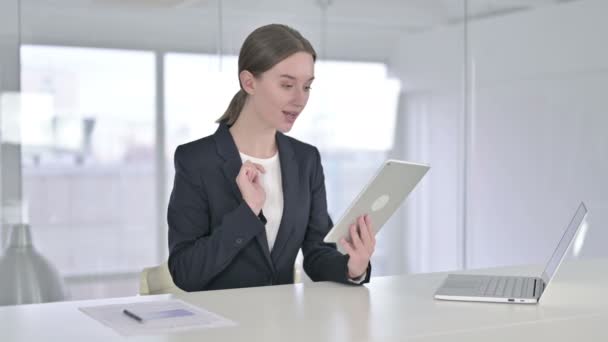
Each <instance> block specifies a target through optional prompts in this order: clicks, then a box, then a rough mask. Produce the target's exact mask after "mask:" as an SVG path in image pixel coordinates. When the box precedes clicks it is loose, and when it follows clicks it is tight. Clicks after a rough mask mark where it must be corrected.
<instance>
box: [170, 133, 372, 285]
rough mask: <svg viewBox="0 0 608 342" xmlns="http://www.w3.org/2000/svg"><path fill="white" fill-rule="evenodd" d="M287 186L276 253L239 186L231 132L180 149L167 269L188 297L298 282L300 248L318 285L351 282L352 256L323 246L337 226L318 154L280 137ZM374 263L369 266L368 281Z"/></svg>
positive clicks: (278, 134)
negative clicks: (296, 266) (196, 293)
mask: <svg viewBox="0 0 608 342" xmlns="http://www.w3.org/2000/svg"><path fill="white" fill-rule="evenodd" d="M276 141H277V145H278V149H279V159H280V163H281V174H282V182H283V200H284V208H283V217H282V219H281V224H280V227H279V231H278V235H277V238H276V241H275V244H274V247H273V249H272V253H270V252H269V249H268V241H267V238H266V230H265V227H264V224H265V218H264V217H263V215H260V216H259V217H258V216H256V215H255V214H254V213H253V211H252V210H251V209H250V208H249V206H248V205H247V204H246V203H245V201H244V200H243V198H242V196H241V193H240V191H239V189H238V186H237V184H236V176H237V174H238V173H239V170H240V168H241V165H242V163H241V158H240V155H239V152H238V149H237V147H236V145H235V143H234V140H233V138H232V135H231V134H230V131H229V130H228V126H226V125H225V124H220V125H219V127H218V129H217V131H216V132H215V134H213V135H211V136H208V137H205V138H202V139H199V140H196V141H193V142H190V143H187V144H184V145H181V146H179V147H178V148H177V150H176V151H175V181H174V185H173V191H172V192H171V197H170V200H169V209H168V215H167V216H168V223H169V271H170V273H171V276H172V277H173V281H174V282H175V284H176V285H177V286H178V287H180V288H181V289H183V290H186V291H200V290H213V289H229V288H240V287H251V286H264V285H273V284H290V283H293V267H294V263H295V259H296V255H297V254H298V250H299V249H300V248H302V251H303V254H304V270H305V271H306V273H307V274H308V276H309V277H310V278H311V279H312V280H314V281H323V280H331V281H336V282H341V283H347V284H348V283H350V282H349V281H348V268H347V262H348V255H342V254H341V253H340V252H338V251H337V250H336V247H335V245H334V244H326V243H323V241H322V240H323V238H324V237H325V235H326V234H327V232H328V231H329V229H330V228H331V227H332V225H333V224H332V222H331V219H330V217H329V215H328V213H327V199H326V195H325V184H324V183H325V181H324V175H323V168H322V166H321V157H320V155H319V151H318V150H317V149H316V148H315V147H313V146H311V145H308V144H305V143H302V142H300V141H298V140H296V139H293V138H291V137H288V136H286V135H284V134H281V133H277V135H276ZM370 274H371V265H370V266H368V270H367V276H366V279H365V280H364V283H365V282H368V281H369V277H370Z"/></svg>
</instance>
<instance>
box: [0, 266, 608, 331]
mask: <svg viewBox="0 0 608 342" xmlns="http://www.w3.org/2000/svg"><path fill="white" fill-rule="evenodd" d="M513 270H514V268H510V269H494V270H484V271H483V272H478V273H494V274H507V273H512V272H513ZM516 270H518V271H519V272H517V274H522V275H534V274H538V273H540V269H538V268H534V267H527V268H516ZM444 277H445V274H439V273H436V274H421V275H405V276H395V277H380V278H373V279H372V281H371V283H370V284H367V285H366V286H364V287H355V286H344V285H340V284H334V283H316V284H307V285H303V284H297V285H285V286H273V287H263V288H250V289H240V290H225V291H210V292H199V293H188V294H183V295H178V296H174V297H175V298H180V299H182V300H184V301H186V302H189V303H192V304H194V305H199V306H201V307H204V308H206V309H207V310H210V311H212V312H215V313H218V314H220V315H222V316H224V317H226V318H229V319H231V320H233V321H236V322H237V323H238V324H239V325H238V326H237V327H232V328H217V329H209V330H199V331H195V332H189V333H181V334H172V335H164V336H149V337H131V338H128V339H129V340H132V341H140V340H141V341H197V342H201V341H264V342H271V341H282V342H283V341H307V342H311V341H315V342H316V341H404V340H415V341H482V340H483V341H515V340H520V339H521V340H529V341H549V340H550V341H552V342H554V341H569V342H571V341H607V340H608V296H606V295H601V294H600V293H602V291H606V289H608V260H587V261H579V262H577V263H576V264H574V263H572V264H566V265H564V266H562V269H561V270H560V273H559V274H558V277H557V278H556V279H555V282H554V283H552V285H551V287H549V289H548V290H547V291H546V293H545V294H544V296H543V299H542V300H541V303H540V304H539V305H522V304H486V303H464V302H444V301H436V300H434V299H433V298H432V295H433V293H434V291H435V289H436V288H437V287H438V286H439V284H440V283H441V281H442V280H443V279H444ZM171 297H172V296H170V295H161V296H145V297H139V296H136V297H126V298H116V299H107V300H92V301H75V302H61V303H50V304H41V305H24V306H13V307H0V341H2V342H9V341H62V342H65V341H78V342H81V341H87V342H88V341H122V340H126V339H127V338H125V337H122V336H120V335H118V334H117V333H115V332H114V331H113V330H111V329H109V328H106V327H105V326H103V325H101V324H100V323H98V322H97V321H94V320H93V319H91V318H89V317H88V316H86V315H84V314H83V313H81V312H80V311H79V310H78V307H81V306H91V305H105V304H115V303H128V302H133V301H148V300H159V299H163V298H171Z"/></svg>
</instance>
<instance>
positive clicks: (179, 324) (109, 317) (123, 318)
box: [79, 299, 236, 336]
mask: <svg viewBox="0 0 608 342" xmlns="http://www.w3.org/2000/svg"><path fill="white" fill-rule="evenodd" d="M79 309H80V310H81V311H82V312H84V313H85V314H87V315H89V316H90V317H91V318H93V319H95V320H97V321H98V322H100V323H102V324H104V325H106V326H108V327H110V328H112V329H114V330H116V331H117V332H118V333H119V334H121V335H123V336H135V335H155V334H168V333H172V332H183V331H189V330H195V329H209V328H218V327H229V326H236V323H235V322H233V321H231V320H229V319H226V318H224V317H222V316H219V315H217V314H214V313H212V312H209V311H207V310H204V309H201V308H198V307H196V306H193V305H190V304H187V303H185V302H183V301H181V300H176V299H172V300H163V301H154V302H139V303H126V304H112V305H103V306H89V307H82V308H79ZM123 310H128V311H129V312H132V313H135V314H136V315H137V316H138V317H141V318H143V320H142V321H141V322H139V321H137V320H135V319H133V318H132V317H129V316H128V315H126V314H125V313H124V312H123Z"/></svg>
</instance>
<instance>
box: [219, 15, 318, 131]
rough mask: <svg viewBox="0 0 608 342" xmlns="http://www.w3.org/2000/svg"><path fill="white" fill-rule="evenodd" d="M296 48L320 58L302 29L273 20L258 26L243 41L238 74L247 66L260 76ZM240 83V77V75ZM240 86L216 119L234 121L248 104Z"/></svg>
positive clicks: (292, 52)
mask: <svg viewBox="0 0 608 342" xmlns="http://www.w3.org/2000/svg"><path fill="white" fill-rule="evenodd" d="M297 52H307V53H309V54H311V55H312V58H313V61H315V60H316V59H317V53H316V52H315V50H314V48H313V47H312V45H311V44H310V42H309V41H308V40H307V39H306V38H304V37H303V36H302V35H301V34H300V32H298V31H296V30H294V29H292V28H291V27H289V26H286V25H281V24H270V25H266V26H262V27H259V28H257V29H256V30H255V31H253V32H251V33H250V34H249V36H247V38H246V39H245V42H243V46H242V47H241V51H240V53H239V75H240V74H241V71H243V70H247V71H249V72H250V73H252V74H253V76H254V77H259V76H260V75H261V74H262V73H264V72H266V71H268V70H269V69H271V68H272V67H273V66H275V65H276V64H277V63H279V62H281V61H282V60H284V59H285V58H287V57H289V56H291V55H293V54H294V53H297ZM239 84H240V77H239ZM240 87H241V89H240V90H239V91H238V92H237V93H236V94H235V95H234V97H233V98H232V101H230V104H229V105H228V109H226V112H224V115H222V116H221V117H220V118H219V119H218V120H217V122H223V123H226V124H227V125H229V126H230V125H232V124H234V122H235V121H236V119H238V117H239V115H240V114H241V110H242V109H243V106H244V105H245V100H246V99H247V93H246V92H245V91H244V90H243V85H242V84H240Z"/></svg>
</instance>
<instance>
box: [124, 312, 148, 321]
mask: <svg viewBox="0 0 608 342" xmlns="http://www.w3.org/2000/svg"><path fill="white" fill-rule="evenodd" d="M122 313H124V314H125V315H127V316H129V317H131V318H133V319H134V320H136V321H138V322H139V323H143V322H144V320H143V319H142V318H141V317H139V316H137V315H136V314H134V313H132V312H131V311H129V310H127V309H124V310H122Z"/></svg>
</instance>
